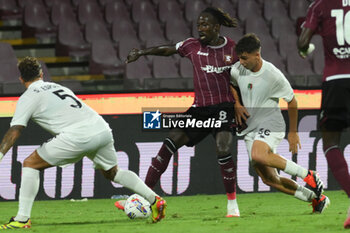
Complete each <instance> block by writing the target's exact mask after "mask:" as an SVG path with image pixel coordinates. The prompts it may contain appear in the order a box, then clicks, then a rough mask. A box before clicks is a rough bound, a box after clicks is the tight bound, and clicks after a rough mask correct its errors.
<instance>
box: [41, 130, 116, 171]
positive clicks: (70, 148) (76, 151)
mask: <svg viewBox="0 0 350 233" xmlns="http://www.w3.org/2000/svg"><path fill="white" fill-rule="evenodd" d="M37 152H38V154H39V155H40V157H41V158H42V159H43V160H45V161H46V162H47V163H49V164H51V165H53V166H64V165H67V164H71V163H76V162H78V161H80V160H81V159H82V158H83V157H84V156H87V157H88V158H89V159H91V160H92V161H93V163H94V168H95V169H102V170H105V171H107V170H109V169H111V168H112V167H114V166H116V165H117V153H116V151H115V148H114V140H113V135H112V132H111V131H110V130H106V131H103V132H101V133H99V134H96V135H93V136H91V137H86V135H82V137H78V136H77V135H74V134H68V133H61V134H59V135H57V136H56V137H54V138H52V139H51V140H49V141H48V142H46V143H44V144H43V145H41V146H40V147H39V148H38V149H37Z"/></svg>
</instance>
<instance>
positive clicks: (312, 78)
mask: <svg viewBox="0 0 350 233" xmlns="http://www.w3.org/2000/svg"><path fill="white" fill-rule="evenodd" d="M306 79H307V87H308V88H310V89H321V88H322V75H308V76H307V77H306Z"/></svg>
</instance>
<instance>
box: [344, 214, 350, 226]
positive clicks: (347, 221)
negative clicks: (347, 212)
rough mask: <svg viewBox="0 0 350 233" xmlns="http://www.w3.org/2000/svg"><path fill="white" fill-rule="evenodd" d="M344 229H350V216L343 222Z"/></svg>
mask: <svg viewBox="0 0 350 233" xmlns="http://www.w3.org/2000/svg"><path fill="white" fill-rule="evenodd" d="M344 228H345V229H350V216H349V217H348V218H347V219H346V220H345V222H344Z"/></svg>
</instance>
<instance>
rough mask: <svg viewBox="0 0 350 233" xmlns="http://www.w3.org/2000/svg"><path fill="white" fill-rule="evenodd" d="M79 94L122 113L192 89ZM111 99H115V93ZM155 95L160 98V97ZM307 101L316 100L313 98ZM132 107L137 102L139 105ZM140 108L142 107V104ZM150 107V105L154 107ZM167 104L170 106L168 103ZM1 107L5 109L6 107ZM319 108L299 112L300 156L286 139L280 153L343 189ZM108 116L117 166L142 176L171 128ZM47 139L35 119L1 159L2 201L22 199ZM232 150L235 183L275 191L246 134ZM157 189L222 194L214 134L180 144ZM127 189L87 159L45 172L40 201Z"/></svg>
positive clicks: (3, 121) (0, 121)
mask: <svg viewBox="0 0 350 233" xmlns="http://www.w3.org/2000/svg"><path fill="white" fill-rule="evenodd" d="M310 93H311V94H306V95H309V97H310V96H311V97H310V99H311V98H313V97H314V96H315V93H314V92H310ZM304 94H305V93H304ZM316 95H317V94H316ZM164 96H165V97H164ZM174 96H175V97H174ZM312 96H313V97H312ZM81 97H83V99H85V101H86V100H87V99H88V100H91V101H96V103H97V102H100V103H101V104H100V105H103V102H104V101H105V99H107V101H111V105H110V106H112V105H113V104H115V105H118V106H119V107H120V108H124V109H123V110H122V111H124V110H125V109H127V108H129V107H130V106H128V105H125V104H126V103H127V99H130V98H131V99H133V98H140V101H141V102H143V103H146V102H147V103H148V102H152V101H154V102H153V104H154V103H160V102H162V101H163V100H164V98H170V99H171V101H170V102H169V101H168V104H169V105H171V104H174V103H173V102H174V101H175V102H176V101H180V102H182V104H183V103H184V102H186V101H188V98H191V93H185V94H184V95H180V94H179V93H176V94H169V95H168V94H166V95H164V93H161V94H159V93H158V94H155V96H149V95H148V94H136V95H134V96H133V94H130V95H126V96H123V98H126V100H124V101H126V102H124V103H120V101H119V102H115V100H111V99H109V98H110V97H111V96H110V97H106V96H104V97H103V98H102V99H101V98H99V96H96V95H92V96H81ZM112 97H113V98H114V97H116V96H112ZM118 97H120V96H118ZM152 98H156V100H153V99H152ZM298 99H299V104H303V103H301V102H302V101H301V100H300V99H301V98H298ZM15 100H16V99H6V100H3V101H5V102H6V101H7V103H6V104H8V106H10V105H11V104H9V103H8V102H9V101H10V102H11V101H15ZM132 101H135V100H132ZM308 101H309V102H310V103H313V101H310V100H308ZM136 102H138V101H136ZM165 102H167V101H165ZM188 102H190V101H188ZM2 104H3V103H2ZM14 104H15V103H14ZM175 104H177V103H175ZM0 105H1V101H0ZM12 105H13V103H12ZM134 105H135V106H136V104H134ZM135 106H134V107H135ZM138 106H141V105H140V104H139V105H138ZM305 106H306V107H305V109H313V108H314V107H312V106H311V107H310V106H309V105H307V104H306V105H305ZM100 107H101V106H100ZM146 107H148V108H149V107H151V106H146ZM163 107H167V105H164V106H163ZM174 107H181V105H180V104H179V105H178V106H174V105H172V106H171V109H173V108H174ZM0 109H1V110H3V109H2V108H0ZM99 111H102V110H99ZM103 111H106V110H103ZM128 111H129V110H128ZM317 112H318V111H317V110H301V111H300V114H299V115H300V121H299V131H300V133H299V135H300V138H301V143H302V149H301V150H300V151H299V154H298V156H292V155H291V154H290V153H289V151H288V142H287V140H283V141H282V143H281V144H280V146H279V147H278V153H280V154H282V155H284V156H285V157H287V158H289V159H292V160H293V161H296V162H298V163H299V164H300V165H302V166H304V167H308V168H310V169H316V170H318V171H319V173H320V175H321V177H322V178H323V180H324V183H325V188H326V189H339V187H338V185H337V184H336V181H335V180H334V178H333V177H332V175H331V173H330V171H329V169H328V166H327V163H326V159H325V157H324V155H323V152H322V141H321V140H320V133H319V132H318V131H317ZM284 114H285V115H286V112H284ZM3 116H4V114H3ZM104 118H105V119H106V121H107V122H108V123H109V124H110V126H111V128H112V129H113V130H114V137H115V147H116V149H117V153H118V163H119V166H120V167H121V168H124V169H130V170H133V171H135V172H136V173H137V174H139V176H140V177H141V178H142V179H144V178H145V175H146V173H147V170H148V166H149V164H150V162H151V158H152V157H153V156H155V155H156V153H157V152H158V150H159V148H160V146H161V144H162V140H163V139H164V137H165V136H166V135H167V131H165V130H161V131H156V130H152V131H146V130H143V129H142V114H120V113H119V114H108V115H104ZM10 120H11V118H10V117H9V116H7V117H2V118H0V134H1V135H3V134H4V133H5V132H6V130H7V128H8V126H9V123H10ZM49 138H50V135H49V134H48V133H46V132H45V131H43V130H42V129H41V128H39V127H38V126H37V125H35V124H33V123H31V124H29V126H28V128H27V129H26V130H25V132H24V134H23V135H22V136H21V138H20V139H19V141H18V143H17V144H16V145H15V146H14V147H13V149H12V150H11V151H9V152H8V154H7V155H6V156H5V157H4V159H3V161H2V162H1V163H0V187H1V188H0V200H16V199H18V191H19V185H20V179H21V178H20V175H21V166H22V165H21V164H22V162H23V160H24V158H25V157H27V156H28V155H29V154H30V153H31V152H32V151H33V150H34V149H36V148H37V147H38V146H39V145H40V144H41V143H42V142H44V141H46V140H47V139H49ZM341 146H342V148H344V150H345V154H350V145H347V144H346V142H343V144H342V145H341ZM232 152H233V154H234V155H236V154H237V167H238V174H237V175H238V184H237V185H238V192H239V193H243V192H258V191H273V190H271V189H270V188H269V187H267V186H266V185H264V184H263V183H262V182H261V180H260V179H259V178H258V177H257V175H256V173H255V172H254V171H253V170H252V169H251V168H250V167H249V161H248V155H247V152H246V149H245V145H244V141H243V139H242V138H239V137H238V138H236V140H235V141H234V144H233V149H232ZM347 159H348V160H349V161H348V162H350V158H348V157H347ZM283 175H286V174H283ZM286 176H287V175H286ZM297 182H299V183H300V184H304V182H303V181H301V180H300V179H297ZM156 191H157V192H158V193H159V194H167V195H194V194H218V193H224V188H223V184H222V181H221V175H220V171H219V168H218V165H217V161H216V155H215V147H214V140H213V139H212V138H211V137H207V138H206V139H205V140H204V141H202V142H201V143H199V144H198V145H197V146H196V147H194V148H188V147H183V148H181V149H180V150H179V151H178V153H177V154H176V155H175V156H174V157H173V159H172V161H171V163H170V165H169V167H168V169H167V171H166V172H165V173H164V175H163V176H162V179H161V181H160V184H159V185H158V186H157V187H156ZM129 193H130V192H129V191H127V190H125V189H123V188H121V187H120V186H119V185H115V184H113V183H111V182H109V181H107V180H105V179H104V178H103V176H102V175H101V174H100V173H99V172H98V171H94V169H93V168H92V164H91V161H90V160H88V159H84V160H83V161H81V162H79V163H77V164H75V165H72V166H68V167H65V168H50V169H47V170H45V171H44V172H42V173H41V186H40V191H39V194H38V199H67V198H68V199H69V198H84V197H87V198H109V197H111V196H112V195H115V194H129Z"/></svg>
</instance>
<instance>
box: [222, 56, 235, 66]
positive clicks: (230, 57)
mask: <svg viewBox="0 0 350 233" xmlns="http://www.w3.org/2000/svg"><path fill="white" fill-rule="evenodd" d="M224 61H225V63H226V64H231V63H232V62H233V57H232V56H231V55H224Z"/></svg>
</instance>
